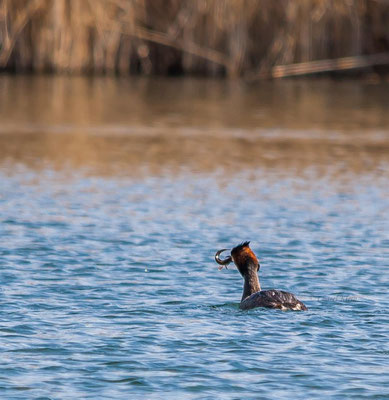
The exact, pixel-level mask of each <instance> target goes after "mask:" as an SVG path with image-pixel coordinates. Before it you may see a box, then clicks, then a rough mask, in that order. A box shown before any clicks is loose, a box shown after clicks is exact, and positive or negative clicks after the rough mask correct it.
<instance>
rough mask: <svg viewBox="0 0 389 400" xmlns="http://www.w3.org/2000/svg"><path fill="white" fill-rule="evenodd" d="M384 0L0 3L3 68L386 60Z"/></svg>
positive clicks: (251, 70)
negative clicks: (369, 57)
mask: <svg viewBox="0 0 389 400" xmlns="http://www.w3.org/2000/svg"><path fill="white" fill-rule="evenodd" d="M388 21H389V2H388V1H385V0H277V1H274V0H196V1H195V0H0V69H9V70H15V71H25V70H32V71H54V72H69V73H84V72H94V73H120V74H127V73H144V74H151V73H158V74H170V73H173V74H176V73H191V74H205V75H211V76H214V75H222V74H226V75H227V76H230V77H233V76H251V77H252V76H266V75H269V74H270V75H271V70H272V68H274V67H275V66H279V65H285V64H295V63H306V62H310V61H315V60H322V59H333V58H340V57H352V56H361V55H369V54H375V53H384V52H387V51H389V25H388Z"/></svg>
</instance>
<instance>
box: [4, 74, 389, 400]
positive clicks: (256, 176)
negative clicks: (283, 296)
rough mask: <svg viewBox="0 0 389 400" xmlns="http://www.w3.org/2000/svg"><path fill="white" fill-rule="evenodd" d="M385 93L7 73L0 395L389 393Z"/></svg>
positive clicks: (338, 86) (322, 86) (365, 88)
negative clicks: (236, 262)
mask: <svg viewBox="0 0 389 400" xmlns="http://www.w3.org/2000/svg"><path fill="white" fill-rule="evenodd" d="M388 93H389V92H388V86H387V85H371V84H364V83H360V82H331V81H310V82H304V81H280V82H267V83H261V84H258V85H245V84H242V83H238V82H224V81H206V80H187V79H185V80H180V79H174V80H173V79H172V80H160V79H128V80H127V79H111V78H95V79H87V78H67V77H8V76H0V288H1V290H0V338H1V343H2V345H1V350H0V359H1V361H2V362H1V363H0V397H1V398H58V399H75V398H83V399H96V398H99V399H102V398H104V399H128V398H131V399H144V398H147V399H158V400H159V399H177V398H179V399H200V398H201V399H215V398H223V399H231V400H233V399H241V398H245V399H256V398H258V395H259V394H260V397H261V398H262V399H274V398H277V399H282V400H283V399H285V400H287V399H290V398H299V399H301V398H309V399H328V398H331V399H339V400H344V399H348V398H349V399H353V400H354V399H367V398H374V399H387V398H388V396H389V381H388V379H387V376H388V368H389V347H388V343H389V337H388V332H389V323H388V321H389V298H388V294H387V292H388V286H389V274H388V269H387V260H388V257H389V253H388V248H389V246H388V244H389V238H388V226H389V203H388V198H389V185H388V183H387V181H388V166H389V160H388V150H389V113H388ZM244 240H251V247H252V248H253V250H254V251H255V252H256V254H257V255H258V256H259V258H260V261H261V269H260V278H261V284H262V287H263V288H264V289H271V288H278V289H284V290H288V291H291V292H293V293H294V294H295V295H296V296H297V297H298V298H299V299H301V300H302V301H304V302H305V303H306V305H307V306H308V308H309V311H307V312H300V313H297V312H282V311H280V310H269V309H255V310H251V311H249V312H244V311H241V310H239V300H240V297H241V290H242V280H241V277H240V276H239V273H238V272H237V271H236V269H233V268H231V269H229V270H223V271H221V272H218V270H217V264H216V263H215V262H214V259H213V256H214V254H215V251H216V250H217V249H221V248H230V247H232V246H233V245H236V244H238V243H239V242H241V241H244Z"/></svg>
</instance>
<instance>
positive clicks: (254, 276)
mask: <svg viewBox="0 0 389 400" xmlns="http://www.w3.org/2000/svg"><path fill="white" fill-rule="evenodd" d="M243 278H244V286H243V295H242V300H241V301H243V300H244V299H245V298H246V297H248V296H251V295H252V294H253V293H257V292H259V291H260V290H261V285H260V284H259V279H258V273H257V271H256V270H254V269H252V268H249V269H248V270H247V272H246V273H245V275H244V276H243Z"/></svg>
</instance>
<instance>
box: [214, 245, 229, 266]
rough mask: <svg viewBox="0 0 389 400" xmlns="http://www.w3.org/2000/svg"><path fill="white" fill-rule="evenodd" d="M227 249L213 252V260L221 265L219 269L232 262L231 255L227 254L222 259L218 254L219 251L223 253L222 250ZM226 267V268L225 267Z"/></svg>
mask: <svg viewBox="0 0 389 400" xmlns="http://www.w3.org/2000/svg"><path fill="white" fill-rule="evenodd" d="M226 250H228V249H222V250H219V251H217V252H216V254H215V261H216V262H217V263H218V264H220V265H221V267H219V270H221V269H223V267H226V268H227V265H228V264H229V263H230V262H232V257H231V256H228V257H227V258H225V259H224V260H222V259H221V258H220V257H219V256H220V254H221V253H223V251H226ZM227 269H228V268H227Z"/></svg>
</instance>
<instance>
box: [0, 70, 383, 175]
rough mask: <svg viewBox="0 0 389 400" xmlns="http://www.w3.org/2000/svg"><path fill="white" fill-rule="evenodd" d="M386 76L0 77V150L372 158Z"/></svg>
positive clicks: (154, 158) (242, 158)
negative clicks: (366, 79) (379, 79)
mask: <svg viewBox="0 0 389 400" xmlns="http://www.w3.org/2000/svg"><path fill="white" fill-rule="evenodd" d="M388 108H389V85H388V84H380V85H379V84H368V83H361V82H353V81H346V82H342V81H340V82H334V81H325V80H323V81H308V82H304V81H298V80H296V81H277V82H264V83H260V84H257V85H247V84H244V83H239V82H226V81H211V80H199V79H183V80H181V79H171V80H168V79H144V78H139V79H112V78H81V77H79V78H69V77H34V78H32V77H30V76H24V77H12V76H1V77H0V121H1V124H0V160H2V161H4V160H6V159H7V160H11V159H13V160H18V161H21V162H23V163H32V162H34V163H37V164H42V163H46V162H48V163H50V164H52V165H53V166H54V165H55V166H56V167H60V166H61V165H62V166H63V165H64V164H67V165H70V164H73V165H76V166H82V167H86V168H90V169H94V170H95V171H97V170H99V172H100V173H102V172H104V171H105V172H106V173H108V172H109V171H113V169H115V168H118V169H119V170H120V169H122V168H124V167H126V168H127V169H128V168H129V167H131V170H139V169H144V167H145V168H146V169H149V170H153V171H154V173H155V172H157V171H161V170H163V169H165V168H172V167H173V168H181V167H189V168H190V169H193V170H198V171H204V170H207V171H210V170H215V169H218V168H233V169H234V170H236V169H238V170H240V169H245V168H247V167H248V168H257V167H258V166H260V167H261V168H273V167H280V168H281V169H284V170H285V168H286V169H290V168H291V167H293V168H299V170H300V171H301V168H306V167H308V166H312V165H315V166H318V165H321V166H323V165H324V166H326V165H327V166H328V165H332V166H333V165H334V164H336V165H338V166H341V167H342V168H344V167H347V168H351V169H353V170H366V169H371V168H373V169H376V168H377V166H379V164H380V163H381V161H385V159H386V157H387V154H388V149H389V134H388V129H389V112H388Z"/></svg>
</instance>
